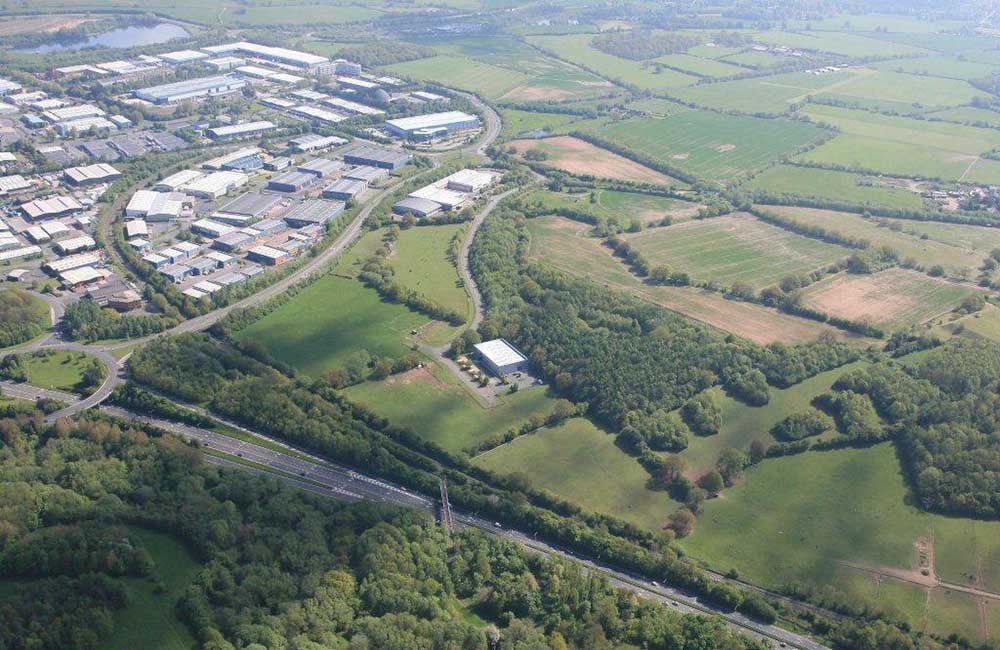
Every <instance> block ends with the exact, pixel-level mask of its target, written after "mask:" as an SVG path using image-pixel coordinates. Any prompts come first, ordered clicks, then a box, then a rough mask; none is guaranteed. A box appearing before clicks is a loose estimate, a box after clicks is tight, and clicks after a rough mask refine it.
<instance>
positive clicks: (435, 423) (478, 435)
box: [343, 363, 555, 453]
mask: <svg viewBox="0 0 1000 650" xmlns="http://www.w3.org/2000/svg"><path fill="white" fill-rule="evenodd" d="M343 393H344V395H345V396H346V397H347V398H348V399H350V400H352V401H354V402H357V403H359V404H363V405H365V406H366V407H368V408H369V409H371V410H372V411H373V412H375V413H377V414H378V415H380V416H382V417H384V418H387V419H388V420H389V421H390V422H392V423H394V424H397V425H399V426H408V427H411V428H412V429H413V430H414V431H415V432H416V433H417V434H418V435H420V436H421V437H423V438H426V439H427V440H430V441H432V442H434V443H437V444H438V445H440V446H441V447H443V448H445V449H447V450H448V451H451V452H455V453H462V452H463V451H464V450H466V449H467V448H468V447H471V446H474V445H476V444H478V443H480V442H482V441H484V440H486V439H488V438H490V437H491V436H493V435H494V434H502V433H505V432H506V431H507V430H509V429H510V428H512V427H518V426H520V425H521V424H523V423H524V422H525V421H527V419H528V418H529V417H530V416H531V415H533V414H536V413H537V414H541V415H545V414H548V413H549V412H550V411H551V410H552V405H553V403H554V402H555V399H554V398H553V397H550V396H549V395H548V393H547V389H546V388H545V387H543V386H538V387H534V388H529V389H526V390H521V391H518V392H517V393H516V394H514V395H503V396H501V397H498V398H497V402H496V403H495V404H493V405H491V406H484V405H483V404H481V403H480V402H478V401H477V400H476V399H474V398H473V397H472V396H471V395H469V393H468V392H466V390H465V389H464V388H462V386H460V385H459V384H458V383H457V380H456V379H455V378H454V377H453V376H452V375H451V374H449V372H448V371H447V370H446V369H445V368H443V367H441V366H439V365H437V364H436V363H431V364H429V365H428V366H427V367H425V368H420V369H414V370H410V371H408V372H405V373H403V374H400V375H394V376H392V377H389V378H388V379H386V380H383V381H378V382H366V383H364V384H359V385H357V386H351V387H350V388H347V389H345V390H344V391H343Z"/></svg>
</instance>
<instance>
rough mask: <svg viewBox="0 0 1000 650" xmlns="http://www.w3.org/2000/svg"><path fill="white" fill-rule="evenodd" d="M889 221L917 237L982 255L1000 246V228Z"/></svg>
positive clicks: (901, 220) (935, 222)
mask: <svg viewBox="0 0 1000 650" xmlns="http://www.w3.org/2000/svg"><path fill="white" fill-rule="evenodd" d="M887 221H888V222H889V223H895V224H898V225H899V226H900V227H901V228H902V229H903V231H904V232H908V233H911V234H913V235H915V236H917V237H922V236H924V235H926V236H927V237H928V238H930V239H933V240H935V241H939V242H943V243H945V244H950V245H952V246H957V247H958V248H962V249H964V250H967V251H975V252H976V253H979V254H980V255H988V254H989V253H990V252H991V251H993V250H994V249H996V248H1000V229H998V228H987V227H985V226H965V225H962V224H957V223H942V222H939V221H910V220H908V219H887Z"/></svg>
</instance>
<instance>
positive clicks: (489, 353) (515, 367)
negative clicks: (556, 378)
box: [472, 339, 528, 377]
mask: <svg viewBox="0 0 1000 650" xmlns="http://www.w3.org/2000/svg"><path fill="white" fill-rule="evenodd" d="M472 347H473V348H474V349H475V351H476V357H477V358H478V359H479V361H480V363H482V364H483V365H484V366H486V369H487V370H489V371H490V372H492V373H493V374H494V375H496V376H497V377H503V376H504V375H509V374H511V373H512V372H521V371H523V370H525V369H527V367H528V359H527V358H526V357H525V356H524V355H523V354H521V352H520V351H519V350H518V349H517V348H515V347H514V346H513V345H511V344H510V343H508V342H507V341H506V339H493V340H492V341H484V342H483V343H477V344H475V345H474V346H472Z"/></svg>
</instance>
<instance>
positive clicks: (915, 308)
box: [803, 269, 975, 327]
mask: <svg viewBox="0 0 1000 650" xmlns="http://www.w3.org/2000/svg"><path fill="white" fill-rule="evenodd" d="M973 292H975V289H972V288H970V287H967V286H963V285H960V284H954V283H951V282H947V281H944V280H937V279H934V278H931V277H928V276H926V275H924V274H923V273H918V272H917V271H908V270H906V269H888V270H886V271H880V272H878V273H873V274H871V275H852V274H848V273H840V274H837V275H835V276H832V277H829V278H827V279H825V280H821V281H820V282H817V283H816V284H814V285H812V286H810V287H809V288H807V289H806V290H805V291H804V292H803V304H805V305H806V306H807V307H811V308H813V309H817V310H819V311H822V312H825V313H827V314H830V315H832V316H838V317H840V318H847V319H850V320H862V319H867V320H870V321H871V322H873V323H877V324H879V325H889V326H896V327H906V326H909V325H914V324H917V323H922V322H924V321H926V320H929V319H931V318H933V317H935V316H938V315H940V314H943V313H944V312H946V311H950V310H951V309H954V308H955V306H957V305H958V303H959V302H961V300H962V298H964V297H965V296H967V295H969V294H970V293H973Z"/></svg>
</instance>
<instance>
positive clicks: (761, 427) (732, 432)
mask: <svg viewBox="0 0 1000 650" xmlns="http://www.w3.org/2000/svg"><path fill="white" fill-rule="evenodd" d="M863 365H864V362H856V363H852V364H849V365H846V366H842V367H840V368H836V369H834V370H829V371H827V372H821V373H820V374H818V375H816V376H814V377H810V378H809V379H807V380H805V381H803V382H800V383H798V384H796V385H794V386H791V387H789V388H784V389H778V388H774V387H771V399H770V401H769V402H768V403H767V404H766V405H764V406H747V405H746V404H744V403H743V402H740V401H738V400H735V399H733V398H732V397H729V396H727V395H725V394H724V393H723V392H722V391H721V390H716V391H715V393H716V395H715V397H716V400H717V403H718V404H719V406H720V407H721V409H722V428H721V430H720V431H719V433H717V434H715V435H714V436H690V437H689V442H688V447H687V449H685V450H684V451H682V452H681V454H680V455H681V457H682V458H684V460H685V461H687V464H688V475H689V476H690V477H691V478H692V479H697V478H698V477H699V476H701V475H702V474H704V473H705V472H707V471H709V470H711V469H712V468H714V467H715V461H716V460H717V459H718V458H719V454H721V453H722V451H723V450H724V449H726V448H730V447H731V448H733V449H740V450H742V451H747V450H749V449H750V443H752V442H753V441H754V440H760V441H761V442H764V443H766V444H773V443H775V442H777V441H776V440H775V439H774V437H773V436H772V435H771V433H770V431H771V427H773V426H774V425H775V424H777V423H778V422H781V421H782V420H784V419H785V418H786V417H788V416H789V415H791V414H793V413H803V412H806V411H813V410H814V409H813V407H812V406H811V405H810V402H811V401H812V400H813V398H815V397H817V396H819V395H822V394H823V393H825V392H828V391H829V390H830V388H831V387H832V386H833V383H834V382H835V381H837V379H838V378H839V377H840V376H841V375H843V374H845V373H847V372H850V371H851V370H854V369H856V368H860V367H862V366H863ZM834 435H836V434H834Z"/></svg>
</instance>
